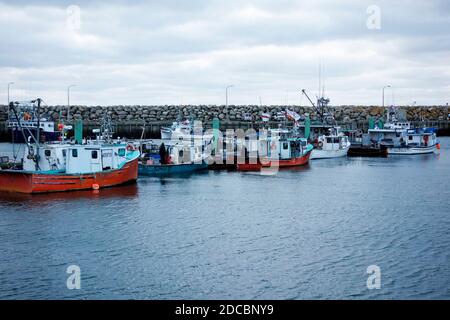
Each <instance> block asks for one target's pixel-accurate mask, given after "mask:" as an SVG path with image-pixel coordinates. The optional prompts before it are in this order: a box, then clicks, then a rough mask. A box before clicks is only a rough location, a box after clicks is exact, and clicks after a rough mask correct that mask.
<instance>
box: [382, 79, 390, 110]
mask: <svg viewBox="0 0 450 320" xmlns="http://www.w3.org/2000/svg"><path fill="white" fill-rule="evenodd" d="M390 87H391V85H387V86H384V87H383V108H384V89H386V88H390Z"/></svg>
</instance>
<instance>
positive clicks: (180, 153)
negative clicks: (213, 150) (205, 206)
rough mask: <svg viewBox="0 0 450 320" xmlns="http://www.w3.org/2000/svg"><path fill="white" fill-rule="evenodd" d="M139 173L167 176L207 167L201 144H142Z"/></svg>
mask: <svg viewBox="0 0 450 320" xmlns="http://www.w3.org/2000/svg"><path fill="white" fill-rule="evenodd" d="M143 150H144V151H143V157H142V159H141V161H140V163H139V175H142V176H154V177H159V176H167V175H177V174H185V173H192V172H195V171H200V170H204V169H207V168H208V164H207V162H206V159H205V157H204V155H203V152H202V146H201V145H199V146H195V145H192V144H190V143H183V142H178V143H175V144H168V145H166V144H164V143H162V144H161V145H158V144H155V143H153V144H150V145H144V146H143Z"/></svg>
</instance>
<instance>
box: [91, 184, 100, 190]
mask: <svg viewBox="0 0 450 320" xmlns="http://www.w3.org/2000/svg"><path fill="white" fill-rule="evenodd" d="M92 189H94V190H98V189H100V186H99V185H98V184H97V183H94V184H93V185H92Z"/></svg>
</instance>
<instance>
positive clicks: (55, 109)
mask: <svg viewBox="0 0 450 320" xmlns="http://www.w3.org/2000/svg"><path fill="white" fill-rule="evenodd" d="M285 109H290V110H293V111H295V112H297V113H299V114H302V115H309V116H310V117H311V119H312V121H314V120H316V119H317V115H316V114H315V112H314V110H313V109H312V108H311V107H303V106H281V105H280V106H255V105H249V106H235V105H230V106H228V107H225V106H217V105H208V106H207V105H204V106H201V105H200V106H189V105H186V106H177V105H170V106H106V107H105V106H90V107H88V106H76V105H75V106H71V107H70V117H71V118H73V119H76V120H83V123H84V129H85V134H86V135H89V134H90V132H92V129H94V128H98V126H99V124H100V121H101V119H102V117H103V115H104V114H108V115H110V117H111V119H112V121H113V123H114V124H115V126H116V131H117V134H118V135H120V136H125V137H130V138H139V137H140V136H141V134H142V127H143V126H144V124H145V135H144V136H145V137H147V138H157V137H158V135H159V130H160V128H161V127H162V126H167V125H170V124H171V123H172V121H174V120H175V119H177V117H178V116H179V115H181V116H182V117H183V118H188V117H190V116H192V118H193V119H196V120H200V121H203V123H204V126H205V127H211V121H212V119H213V118H214V117H217V118H219V119H220V123H221V129H223V130H224V129H228V128H235V129H236V128H242V129H247V128H251V127H253V128H258V126H259V125H260V122H261V121H260V115H261V113H263V112H268V113H271V114H272V115H276V114H277V112H281V111H284V110H285ZM331 110H332V112H333V113H334V115H335V118H336V120H337V122H338V123H339V124H340V125H341V126H343V127H346V128H348V129H367V126H368V119H369V118H370V117H374V118H382V117H384V115H385V109H384V108H382V107H380V106H336V107H332V108H331ZM7 111H8V108H7V106H5V105H3V106H2V105H0V140H2V141H9V135H8V130H7V127H6V120H7V117H8V115H7V113H8V112H7ZM399 111H400V114H403V115H404V116H405V117H406V119H407V120H408V121H411V122H413V123H416V124H419V123H420V124H421V125H423V123H424V122H425V124H426V125H428V126H435V127H438V128H440V129H441V130H440V133H441V134H444V135H449V133H450V121H449V118H448V117H449V114H450V107H448V106H423V107H422V106H415V107H399ZM66 112H67V106H44V107H43V108H42V113H43V114H44V115H45V116H46V117H47V118H50V119H53V120H55V121H58V119H59V118H60V117H62V118H65V117H66ZM244 114H250V115H252V116H253V119H254V121H253V122H252V121H243V120H242V119H243V115H244ZM422 120H424V122H421V121H422ZM277 123H278V122H277V121H275V120H272V121H271V122H270V123H269V124H270V125H277Z"/></svg>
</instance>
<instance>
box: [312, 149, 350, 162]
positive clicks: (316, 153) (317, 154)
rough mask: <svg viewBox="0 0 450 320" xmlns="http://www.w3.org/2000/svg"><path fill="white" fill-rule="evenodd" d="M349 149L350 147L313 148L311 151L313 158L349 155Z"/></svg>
mask: <svg viewBox="0 0 450 320" xmlns="http://www.w3.org/2000/svg"><path fill="white" fill-rule="evenodd" d="M348 149H349V148H344V149H337V150H320V149H313V151H312V153H311V160H314V159H330V158H340V157H345V156H346V155H347V152H348Z"/></svg>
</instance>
